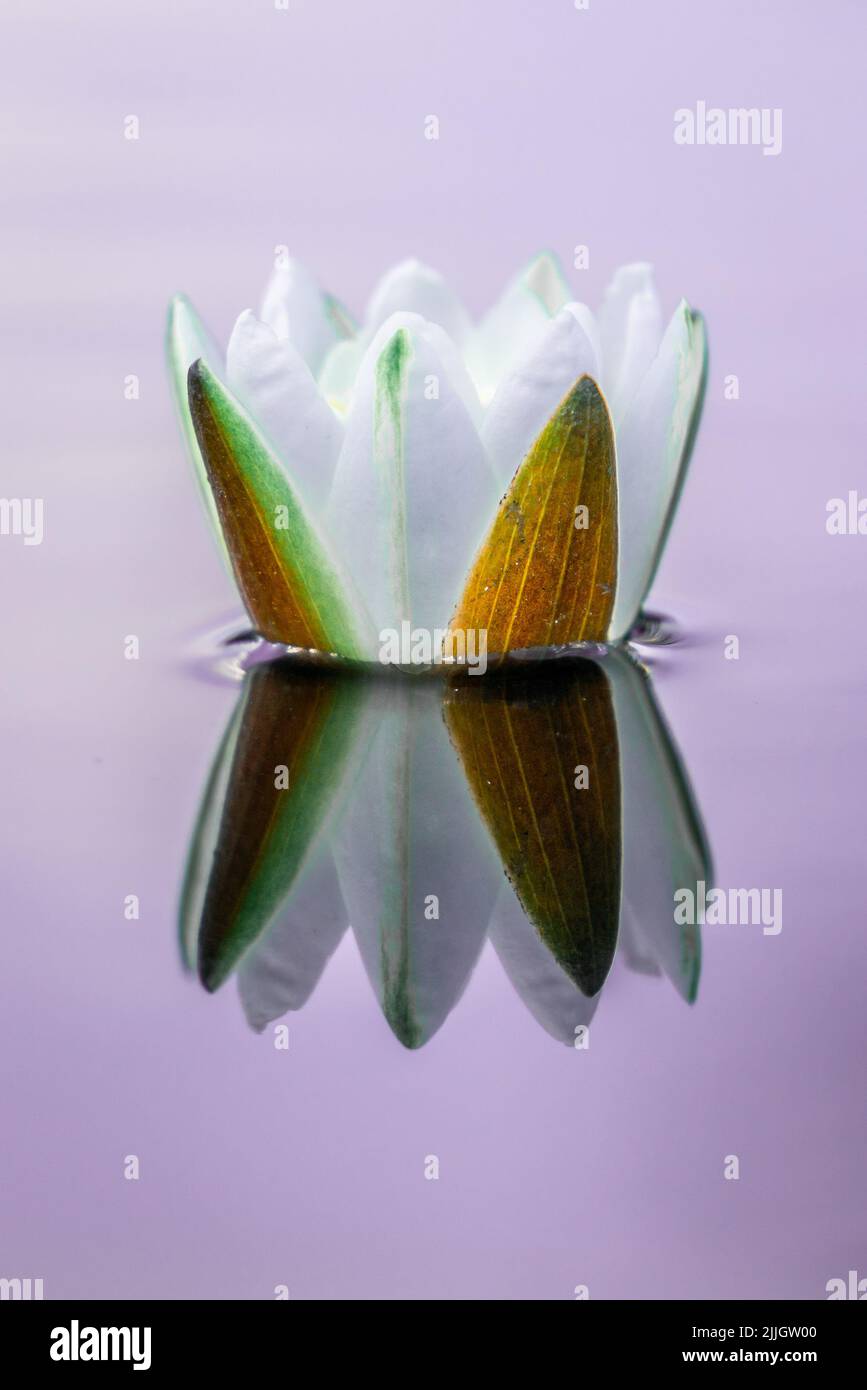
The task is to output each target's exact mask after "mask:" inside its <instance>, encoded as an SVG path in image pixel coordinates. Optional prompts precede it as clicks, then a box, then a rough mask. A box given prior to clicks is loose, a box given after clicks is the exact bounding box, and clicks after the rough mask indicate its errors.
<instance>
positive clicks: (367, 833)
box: [333, 680, 502, 1047]
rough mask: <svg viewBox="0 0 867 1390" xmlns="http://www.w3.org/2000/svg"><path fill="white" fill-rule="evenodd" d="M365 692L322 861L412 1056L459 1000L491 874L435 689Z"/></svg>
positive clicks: (496, 873)
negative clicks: (343, 794)
mask: <svg viewBox="0 0 867 1390" xmlns="http://www.w3.org/2000/svg"><path fill="white" fill-rule="evenodd" d="M370 691H371V694H370V706H369V720H370V722H369V724H368V726H367V728H363V729H362V731H361V739H362V741H363V742H364V743H365V745H366V747H367V750H368V753H367V758H366V761H365V764H364V767H363V769H362V772H361V774H360V777H359V779H358V781H357V782H356V784H355V786H354V789H353V792H352V795H351V797H350V799H349V801H348V804H347V808H346V811H345V814H344V815H343V817H342V818H341V821H340V824H339V826H338V828H337V830H336V832H335V835H334V839H333V850H334V859H335V863H336V865H337V871H338V875H339V878H340V886H341V890H342V892H343V898H344V901H345V903H346V907H347V911H348V914H349V919H350V921H351V922H352V929H353V932H354V933H355V936H356V939H357V941H358V946H359V950H360V951H361V956H362V959H363V961H364V965H365V969H366V970H367V973H368V975H369V977H370V981H371V984H372V985H373V988H374V990H375V992H376V995H377V997H378V999H379V1001H380V1004H381V1006H382V1009H383V1011H384V1013H385V1015H386V1018H387V1020H388V1022H389V1025H390V1026H391V1028H392V1029H393V1031H394V1032H395V1034H396V1035H397V1037H398V1038H400V1040H401V1042H403V1043H404V1044H405V1045H406V1046H408V1047H418V1046H420V1045H421V1044H422V1043H424V1042H426V1041H427V1040H428V1039H429V1038H430V1037H431V1036H432V1034H433V1033H435V1032H436V1030H437V1029H438V1028H439V1027H440V1025H441V1024H442V1023H443V1021H444V1020H445V1018H446V1017H447V1015H448V1014H449V1012H450V1011H451V1009H453V1008H454V1006H455V1004H456V1003H457V1001H458V999H459V998H460V996H461V994H462V993H463V990H464V988H465V986H466V984H467V981H468V980H469V978H470V974H471V973H472V970H473V967H474V965H475V963H476V961H477V959H478V956H479V953H480V951H481V949H482V945H483V943H484V940H485V932H486V928H487V924H488V920H489V918H490V915H491V909H492V907H493V904H494V899H495V897H496V894H497V892H498V890H499V885H500V880H501V877H502V871H501V870H500V868H499V865H498V864H497V863H496V862H495V858H494V856H493V854H492V852H491V849H490V847H489V845H488V843H487V839H486V836H485V834H484V831H483V829H482V826H481V823H480V821H479V817H478V815H477V813H476V809H475V806H474V805H473V802H472V799H471V797H470V793H469V790H468V788H467V785H466V780H465V778H464V776H463V772H462V770H461V767H460V765H459V763H458V760H457V757H456V756H455V752H454V749H453V748H452V746H451V743H450V742H449V737H448V733H447V732H446V727H445V724H444V722H443V718H442V712H441V706H440V699H441V691H440V689H439V688H438V686H437V685H434V686H431V685H430V684H428V683H427V682H424V683H417V682H414V681H408V680H403V681H399V682H398V681H395V682H379V683H377V684H376V685H374V684H373V683H371V686H370ZM434 900H435V907H434ZM434 911H435V914H436V915H432V913H433V912H434Z"/></svg>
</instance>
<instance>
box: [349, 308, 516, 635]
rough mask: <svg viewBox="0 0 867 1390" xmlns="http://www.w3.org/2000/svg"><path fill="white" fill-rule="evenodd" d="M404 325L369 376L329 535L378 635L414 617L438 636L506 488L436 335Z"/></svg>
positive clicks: (375, 351)
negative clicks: (497, 476) (500, 483)
mask: <svg viewBox="0 0 867 1390" xmlns="http://www.w3.org/2000/svg"><path fill="white" fill-rule="evenodd" d="M402 317H403V316H396V317H395V318H393V319H390V320H388V322H387V324H385V325H383V328H382V329H381V330H380V332H379V333H378V334H377V336H376V338H375V339H374V341H373V343H372V344H371V346H370V348H369V350H368V353H367V355H366V357H365V360H364V362H363V363H362V365H361V368H360V370H359V375H358V383H357V388H356V393H355V398H354V401H353V405H352V410H351V412H350V415H349V417H348V419H347V422H346V439H345V442H344V445H343V449H342V450H341V454H340V458H339V460H338V464H337V471H336V473H335V478H334V487H333V489H332V493H331V499H330V502H329V506H328V527H329V532H330V534H331V536H332V537H333V539H334V542H335V545H336V547H337V551H338V553H339V554H340V555H341V556H342V558H343V559H344V561H345V563H346V564H347V566H348V568H349V570H350V572H351V573H352V575H353V576H354V578H355V582H356V585H357V587H358V589H359V590H360V592H361V594H362V596H363V597H364V600H365V602H366V604H367V605H368V608H369V611H370V613H371V616H372V618H373V622H374V626H375V627H376V629H377V631H382V630H383V629H397V628H399V626H400V623H401V622H402V621H403V620H404V619H408V620H410V621H411V622H412V624H413V625H414V626H417V627H421V628H424V629H426V630H427V631H433V630H434V629H435V628H444V627H446V626H447V624H448V621H449V618H450V617H451V613H452V608H453V605H454V603H455V602H456V601H457V598H458V595H459V593H460V589H461V586H462V584H463V582H464V580H465V578H466V572H467V569H468V568H469V564H470V562H471V560H472V557H473V554H474V553H475V548H476V546H477V545H478V543H479V541H480V539H481V537H482V535H483V533H484V530H485V528H486V526H487V525H488V523H489V522H490V519H491V516H492V515H493V512H494V508H495V506H496V502H497V497H498V491H497V485H496V481H495V479H494V475H493V472H492V470H491V467H490V464H489V462H488V459H487V455H486V454H485V451H484V449H483V447H482V443H481V440H480V439H479V435H478V431H477V430H476V427H475V425H474V424H473V421H472V419H471V417H470V414H469V412H468V410H467V407H466V405H465V403H464V400H463V399H462V397H461V395H460V393H459V391H458V390H457V389H456V388H455V386H454V384H453V382H452V380H451V379H450V377H449V375H448V372H447V370H446V367H445V364H444V363H443V360H442V358H441V357H440V355H439V353H438V352H437V350H436V341H437V335H436V332H435V331H434V330H433V328H432V327H431V326H428V327H427V328H425V327H424V326H422V327H421V328H419V327H418V326H417V325H415V326H406V325H405V324H404V325H403V326H401V318H402ZM382 343H384V346H383V347H382V350H381V351H380V344H382Z"/></svg>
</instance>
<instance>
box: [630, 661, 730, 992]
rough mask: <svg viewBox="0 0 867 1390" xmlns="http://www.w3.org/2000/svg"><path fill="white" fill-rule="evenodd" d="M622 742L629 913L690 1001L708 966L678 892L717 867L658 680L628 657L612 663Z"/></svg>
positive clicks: (707, 878) (710, 874)
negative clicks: (682, 922)
mask: <svg viewBox="0 0 867 1390" xmlns="http://www.w3.org/2000/svg"><path fill="white" fill-rule="evenodd" d="M605 667H606V670H607V671H608V673H609V676H610V679H611V689H612V694H613V697H614V710H615V715H616V719H617V735H618V740H619V743H620V758H621V778H622V794H623V819H624V823H623V898H624V904H625V912H626V913H627V914H628V917H629V918H631V923H632V927H633V929H634V931H635V932H636V935H637V936H638V938H639V940H643V941H644V943H645V949H647V948H649V949H650V952H651V953H652V955H653V956H654V957H655V959H656V960H657V961H658V962H659V964H660V965H661V966H662V968H663V970H664V971H665V973H666V975H668V977H669V979H670V980H671V981H672V982H673V983H674V984H675V985H676V987H677V989H678V990H679V991H680V993H681V994H682V995H683V996H684V998H685V999H687V1000H689V1001H690V1002H691V1001H692V1000H694V999H695V995H696V991H697V989H698V977H699V970H700V963H701V940H700V934H699V928H698V927H697V926H690V925H687V926H678V925H677V924H676V923H675V920H674V894H675V890H676V889H678V888H685V887H690V886H691V887H692V888H693V891H694V890H695V884H696V882H697V881H698V880H699V879H704V880H705V882H707V883H710V882H711V880H712V878H713V870H712V867H711V863H710V854H709V851H708V847H707V842H706V840H705V835H704V829H703V827H702V824H701V820H700V819H699V815H698V811H697V809H696V806H695V802H694V799H693V795H692V789H691V787H690V785H689V781H688V779H687V776H686V773H685V771H684V768H683V766H682V764H681V761H680V758H679V757H678V754H677V752H676V750H675V747H674V744H673V742H672V739H671V735H670V734H669V732H668V729H667V727H666V725H665V722H664V720H663V718H662V716H661V715H660V713H659V710H658V709H657V706H656V701H655V699H654V697H653V692H652V689H651V685H650V681H649V680H648V679H647V677H646V676H645V674H644V672H643V671H642V670H641V669H640V668H639V667H638V666H637V665H636V664H635V662H634V661H633V660H632V659H631V658H630V657H629V656H627V655H626V653H624V652H619V651H612V652H610V653H609V656H608V658H607V659H606V662H605Z"/></svg>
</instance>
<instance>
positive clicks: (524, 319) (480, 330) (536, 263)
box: [465, 251, 572, 404]
mask: <svg viewBox="0 0 867 1390" xmlns="http://www.w3.org/2000/svg"><path fill="white" fill-rule="evenodd" d="M571 298H572V295H571V292H570V290H569V286H568V285H567V283H566V281H565V279H564V278H563V274H562V271H561V270H560V267H559V265H558V264H557V261H556V260H555V258H554V257H553V256H552V255H550V253H549V252H547V251H543V252H542V254H541V255H539V256H536V257H535V259H534V260H532V261H531V262H530V264H529V265H528V266H526V267H525V268H524V269H523V270H522V271H520V272H519V273H518V274H517V275H516V276H515V278H514V279H513V280H512V281H510V283H509V284H508V285H507V286H506V288H505V290H504V291H503V293H502V295H501V296H500V298H499V299H498V300H497V302H496V304H494V306H493V308H491V309H490V310H489V311H488V313H487V314H486V315H485V317H484V318H483V319H482V321H481V323H480V324H479V325H478V327H477V328H476V329H475V330H474V331H473V332H472V333H471V335H470V338H469V340H468V343H467V348H466V353H465V356H466V359H467V366H468V367H469V369H470V374H471V376H472V378H473V380H474V381H475V383H476V386H477V387H478V391H479V395H480V396H481V398H482V402H483V403H484V404H487V402H488V401H489V400H490V399H491V397H492V396H493V394H494V391H495V390H496V388H497V384H498V382H499V381H500V379H501V378H502V377H503V376H504V375H505V373H506V372H507V371H508V370H509V369H510V368H511V367H513V366H515V364H516V363H517V362H518V361H519V360H520V358H521V357H523V356H524V355H525V354H526V353H527V352H528V350H529V349H530V347H531V346H532V345H533V344H534V343H535V341H536V339H537V338H538V337H539V336H540V334H541V332H542V330H543V329H544V328H545V325H546V324H547V323H548V321H549V320H550V319H551V318H552V317H553V315H554V314H556V313H558V312H559V311H560V309H562V308H563V307H564V306H565V305H566V304H568V302H569V301H570V299H571Z"/></svg>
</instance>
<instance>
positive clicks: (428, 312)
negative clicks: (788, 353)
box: [364, 260, 470, 343]
mask: <svg viewBox="0 0 867 1390" xmlns="http://www.w3.org/2000/svg"><path fill="white" fill-rule="evenodd" d="M402 310H404V311H407V312H409V313H413V314H420V315H421V317H422V318H424V319H427V320H428V322H429V323H436V324H439V326H440V328H442V329H444V330H445V332H446V333H448V335H449V337H450V338H452V339H453V340H454V342H456V343H463V342H464V340H465V338H466V336H467V334H468V333H469V330H470V320H469V316H468V314H467V311H466V309H465V308H464V306H463V305H462V304H461V302H460V300H459V299H458V297H457V295H456V294H455V292H454V290H453V289H452V288H451V286H450V285H449V284H448V283H447V282H446V281H445V280H444V279H443V277H442V276H441V275H440V274H439V272H438V271H436V270H431V268H430V266H426V265H423V264H422V263H421V261H415V260H406V261H401V262H400V263H399V264H398V265H395V266H392V268H391V270H389V271H387V272H386V274H385V275H383V277H382V279H381V280H380V281H379V283H378V284H377V286H376V288H375V289H374V291H373V293H372V295H371V297H370V301H369V303H368V306H367V312H366V314H365V316H364V322H365V328H366V329H367V331H368V333H373V332H375V331H376V329H377V328H379V327H380V325H381V324H383V323H385V321H386V319H388V318H390V317H391V315H392V314H398V313H400V312H401V311H402Z"/></svg>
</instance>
